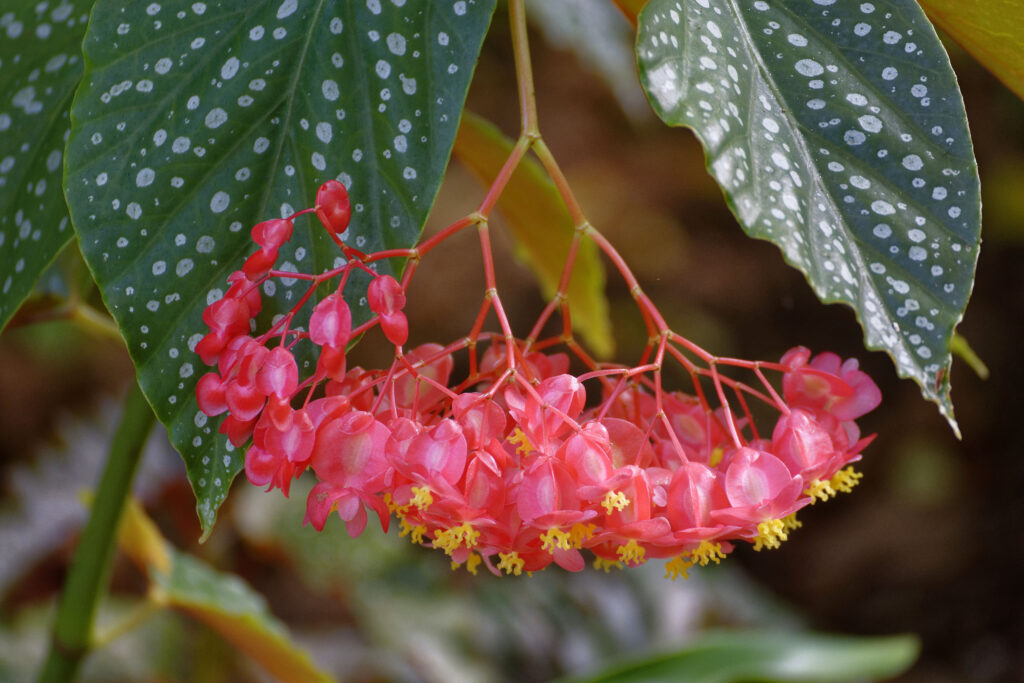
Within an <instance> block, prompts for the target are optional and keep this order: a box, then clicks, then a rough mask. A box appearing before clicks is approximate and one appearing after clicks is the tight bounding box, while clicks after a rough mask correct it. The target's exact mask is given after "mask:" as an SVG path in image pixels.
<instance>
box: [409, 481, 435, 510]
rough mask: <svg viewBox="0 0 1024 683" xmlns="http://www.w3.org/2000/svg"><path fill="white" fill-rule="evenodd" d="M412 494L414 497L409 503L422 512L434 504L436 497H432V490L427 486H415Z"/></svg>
mask: <svg viewBox="0 0 1024 683" xmlns="http://www.w3.org/2000/svg"><path fill="white" fill-rule="evenodd" d="M412 493H413V497H412V500H411V501H409V503H410V504H411V505H415V506H416V507H417V508H419V509H420V510H426V509H427V508H428V507H430V506H431V505H433V504H434V496H433V495H431V493H430V489H428V488H427V487H426V486H413V487H412Z"/></svg>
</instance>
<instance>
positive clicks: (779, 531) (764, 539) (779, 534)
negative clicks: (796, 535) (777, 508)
mask: <svg viewBox="0 0 1024 683" xmlns="http://www.w3.org/2000/svg"><path fill="white" fill-rule="evenodd" d="M788 538H789V534H787V533H786V523H785V522H783V521H782V520H781V519H770V520H767V521H764V522H761V523H760V524H758V525H757V538H756V539H754V550H757V551H760V550H762V549H763V548H768V549H769V550H773V549H775V548H778V547H779V546H780V545H782V542H783V541H785V540H786V539H788Z"/></svg>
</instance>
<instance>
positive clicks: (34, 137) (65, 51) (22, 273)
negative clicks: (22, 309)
mask: <svg viewBox="0 0 1024 683" xmlns="http://www.w3.org/2000/svg"><path fill="white" fill-rule="evenodd" d="M89 4H90V3H89V2H87V1H84V0H79V1H78V2H75V1H68V0H62V1H61V2H60V3H53V4H52V5H51V4H49V3H45V2H42V3H41V2H38V1H37V0H10V1H8V2H5V3H4V4H3V6H2V7H0V93H3V98H0V330H2V329H3V328H4V326H5V325H6V324H7V322H8V321H9V320H10V319H11V316H13V315H14V312H15V311H16V310H17V309H18V306H19V305H21V302H22V301H24V300H25V298H26V297H27V296H28V295H29V294H30V293H31V292H32V287H33V286H34V285H35V283H36V280H38V279H39V276H40V274H41V273H42V272H43V270H44V269H45V268H46V266H47V265H49V263H50V262H51V261H52V260H53V259H54V257H55V256H56V255H57V252H59V251H60V249H61V247H63V246H64V245H65V244H67V242H68V240H70V239H71V236H72V234H73V231H72V230H71V225H70V223H69V221H68V211H67V206H66V204H65V203H64V194H63V192H62V189H61V175H62V174H61V169H62V167H63V164H62V162H63V151H64V141H65V140H66V139H67V133H68V128H69V126H70V122H69V120H68V110H69V109H70V107H71V97H72V95H73V94H74V91H75V86H77V85H78V81H79V79H80V78H81V76H82V57H81V42H82V36H83V35H85V26H86V21H87V18H88V12H89Z"/></svg>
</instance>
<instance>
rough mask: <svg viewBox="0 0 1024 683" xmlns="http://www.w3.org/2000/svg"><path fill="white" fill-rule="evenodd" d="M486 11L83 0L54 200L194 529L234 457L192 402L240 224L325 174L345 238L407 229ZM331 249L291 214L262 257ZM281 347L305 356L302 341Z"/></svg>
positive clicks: (489, 3)
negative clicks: (158, 434)
mask: <svg viewBox="0 0 1024 683" xmlns="http://www.w3.org/2000/svg"><path fill="white" fill-rule="evenodd" d="M494 6H495V0H458V1H451V2H449V1H447V0H446V1H445V2H438V3H434V2H431V3H425V2H399V1H397V0H368V1H363V2H347V1H345V0H317V1H312V0H303V1H300V0H263V1H262V2H248V3H235V2H191V1H188V2H184V1H180V0H179V1H176V2H152V3H143V2H139V3H123V2H114V1H113V0H100V1H99V2H97V3H96V6H95V8H94V10H93V15H92V19H91V22H90V26H89V32H88V34H87V35H86V38H85V42H84V50H85V55H86V58H87V65H86V72H85V75H84V78H83V84H82V87H81V89H80V91H79V93H78V95H77V97H76V99H75V103H74V107H73V109H72V132H71V138H70V140H69V142H68V151H67V155H68V159H67V166H68V170H67V195H68V203H69V206H70V209H71V216H72V218H73V221H74V224H75V229H76V230H77V231H78V234H79V236H80V239H81V245H82V253H83V254H84V256H85V258H86V261H87V262H88V264H89V267H90V268H91V269H92V271H93V274H94V276H95V277H96V281H97V282H98V283H99V286H100V289H101V291H102V294H103V297H104V300H105V302H106V304H107V306H108V308H109V309H110V310H111V312H112V313H113V315H114V318H115V319H116V321H117V323H118V325H119V326H120V327H121V330H122V332H123V334H124V336H125V339H126V340H127V342H128V346H129V351H130V353H131V355H132V358H133V360H134V361H135V365H136V368H137V370H138V373H139V380H140V383H141V385H142V387H143V390H144V391H145V392H146V395H147V397H148V398H149V400H150V401H151V403H152V404H153V407H154V409H155V410H156V414H157V416H158V417H159V418H160V420H161V421H162V422H164V424H166V425H167V427H168V430H169V431H170V434H171V439H172V441H173V442H174V444H175V446H176V447H177V448H178V449H179V450H180V451H181V453H182V455H183V456H184V458H185V463H186V467H187V470H188V475H189V479H190V481H191V482H192V486H193V488H194V490H195V492H196V496H197V500H198V512H199V516H200V519H201V521H202V524H203V527H204V528H205V529H206V531H207V532H209V530H210V528H211V526H212V524H213V522H214V520H215V517H216V511H217V508H218V506H219V505H220V503H221V502H222V501H223V499H224V497H225V495H226V492H227V489H228V486H229V485H230V483H231V481H232V479H233V478H234V476H235V475H236V474H237V473H238V472H239V470H240V469H241V467H242V464H243V463H242V457H241V455H240V454H239V453H238V452H237V451H233V450H232V449H231V447H230V445H229V444H228V443H227V442H226V440H225V439H224V437H222V436H220V435H219V434H218V424H217V423H218V420H215V419H207V417H206V416H205V415H204V414H203V413H201V412H199V410H198V408H197V406H196V400H195V395H194V394H195V383H196V381H197V380H198V378H199V377H200V376H201V375H202V374H203V373H204V372H205V371H206V368H205V367H204V366H203V364H202V362H201V361H200V360H199V358H198V356H196V355H194V353H193V349H194V347H195V344H196V342H197V341H198V340H199V339H200V338H201V337H202V335H203V333H204V330H205V328H204V326H203V323H202V320H201V316H202V311H203V308H204V307H206V306H207V305H208V303H210V302H212V301H214V300H216V299H217V298H219V297H220V296H222V294H223V292H224V291H225V290H226V289H227V284H226V279H227V277H228V275H229V274H230V273H231V272H233V271H235V270H238V269H240V268H241V265H242V263H243V261H244V259H245V257H246V256H247V255H248V254H249V253H251V252H252V251H254V249H255V245H254V244H253V242H252V241H251V239H250V236H249V231H250V228H251V227H252V226H253V225H254V224H255V223H257V222H259V221H262V220H266V219H268V218H277V217H281V216H286V215H289V214H291V213H292V212H293V211H295V210H297V209H302V208H305V207H309V206H312V205H313V202H314V197H315V193H316V189H317V187H318V186H319V185H320V184H321V183H322V182H324V181H325V180H328V179H331V178H336V179H338V180H340V181H341V182H343V183H344V184H345V185H347V186H348V188H349V193H350V195H351V198H352V204H353V220H352V225H351V227H350V228H349V230H348V231H347V234H344V235H343V238H344V239H346V240H348V242H349V243H350V244H351V245H352V246H354V247H356V248H357V249H361V250H363V251H373V250H377V249H382V248H385V247H388V248H394V247H407V246H411V245H412V244H413V243H414V242H415V241H416V239H417V238H418V236H419V234H420V230H421V228H422V226H423V223H424V221H425V220H426V216H427V213H428V211H429V209H430V207H431V205H432V203H433V201H434V197H435V196H436V193H437V189H438V187H439V184H440V180H441V176H442V175H443V172H444V169H445V166H446V164H447V162H448V156H449V153H450V151H451V146H452V143H453V141H454V138H455V132H456V129H457V128H458V122H459V115H460V113H461V109H462V104H463V101H464V98H465V94H466V91H467V89H468V85H469V80H470V76H471V74H472V72H473V67H474V64H475V63H476V58H477V54H478V52H479V48H480V44H481V42H482V39H483V36H484V33H485V32H486V30H487V27H488V25H489V23H490V17H491V14H492V12H493V10H494ZM342 262H343V259H342V257H341V254H340V252H339V250H338V249H337V248H336V247H335V246H334V245H333V244H332V242H331V241H330V240H329V239H328V238H327V236H326V234H325V232H324V230H323V228H322V227H320V226H319V224H318V223H317V222H316V219H315V218H311V217H310V216H303V217H300V218H299V219H297V220H296V226H295V235H294V237H293V238H292V240H291V242H290V243H289V244H288V245H286V246H285V247H284V248H282V250H281V255H280V258H279V260H278V265H277V267H278V268H279V269H282V270H285V271H287V270H294V271H304V272H314V273H318V272H322V271H324V270H326V269H329V268H331V267H336V266H337V265H340V264H341V263H342ZM382 267H383V268H387V267H388V266H387V265H386V264H385V265H383V266H382ZM363 287H364V288H365V280H364V281H363ZM304 292H305V288H304V285H303V282H302V281H301V280H296V279H290V278H289V279H281V280H276V281H272V282H269V283H267V284H266V285H265V286H264V294H265V297H264V299H265V303H264V314H263V315H264V317H265V318H266V320H270V319H271V317H272V316H273V315H275V314H278V313H281V312H283V311H287V310H288V309H290V308H291V307H292V306H293V305H295V304H296V302H297V301H298V299H299V298H300V297H301V296H302V294H303V293H304ZM327 293H328V292H326V291H325V292H323V295H326V294H327ZM352 294H353V298H352V301H353V304H356V305H354V306H353V308H355V309H356V312H357V314H358V313H359V312H360V311H364V312H365V305H363V306H362V308H360V306H359V305H358V304H359V298H360V293H359V292H357V291H356V292H352ZM317 296H318V297H319V296H320V294H318V295H317ZM295 351H296V354H297V355H298V356H299V361H300V364H305V365H306V366H307V367H308V366H309V364H310V363H311V362H312V360H311V354H310V349H305V350H303V349H302V348H301V345H300V347H296V349H295Z"/></svg>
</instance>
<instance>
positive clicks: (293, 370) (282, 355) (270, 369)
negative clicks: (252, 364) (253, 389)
mask: <svg viewBox="0 0 1024 683" xmlns="http://www.w3.org/2000/svg"><path fill="white" fill-rule="evenodd" d="M256 385H257V386H258V387H259V389H260V391H261V392H263V393H264V394H266V395H267V396H270V395H271V394H273V395H274V396H277V397H278V398H282V399H286V398H290V397H291V396H292V395H294V394H295V392H296V391H297V390H298V387H299V366H298V365H297V364H296V362H295V356H293V355H292V353H291V351H289V350H288V349H286V348H284V347H283V346H278V347H276V348H274V350H273V351H271V352H270V354H269V355H267V358H266V360H265V361H264V362H263V367H261V368H260V370H259V372H258V373H257V375H256Z"/></svg>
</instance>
